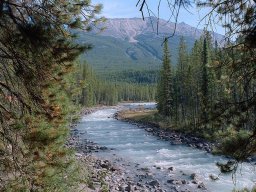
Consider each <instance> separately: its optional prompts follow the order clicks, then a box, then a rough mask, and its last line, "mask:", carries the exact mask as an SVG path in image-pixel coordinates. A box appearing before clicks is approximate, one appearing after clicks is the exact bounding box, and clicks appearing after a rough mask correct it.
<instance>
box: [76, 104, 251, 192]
mask: <svg viewBox="0 0 256 192" xmlns="http://www.w3.org/2000/svg"><path fill="white" fill-rule="evenodd" d="M138 105H139V104H125V105H122V108H135V107H137V106H138ZM144 105H145V107H148V108H152V107H154V104H153V103H149V104H146V103H144ZM117 110H118V109H117V108H109V109H102V110H99V111H96V112H94V113H92V114H89V115H86V116H84V117H83V118H82V120H81V122H80V124H79V125H78V126H77V129H78V130H79V132H82V133H84V134H83V135H82V137H85V138H87V139H90V140H91V141H93V142H95V143H97V144H99V145H101V146H106V147H107V148H109V149H112V150H110V151H107V152H101V151H99V152H98V153H96V155H98V156H108V157H109V158H111V157H112V156H113V155H114V156H116V155H117V156H119V157H122V158H123V159H125V160H126V161H129V162H132V163H137V164H139V165H140V166H143V167H149V168H150V169H151V170H153V172H154V174H156V175H157V178H159V179H160V180H161V181H162V182H163V183H164V182H166V180H167V177H169V176H172V175H175V177H178V178H180V179H186V180H188V179H189V177H190V175H191V174H193V173H196V174H197V175H198V177H199V178H200V180H201V181H202V182H203V183H204V184H205V186H206V188H207V189H208V190H209V191H212V192H230V191H232V190H233V189H234V188H236V189H240V188H243V187H248V188H252V187H253V186H254V185H255V183H256V174H255V173H256V170H255V166H253V165H251V164H248V163H243V164H242V165H240V166H239V168H238V171H237V173H236V174H235V175H232V174H220V171H219V169H218V167H217V166H216V165H215V164H216V163H217V162H226V161H227V159H226V158H224V157H222V156H214V155H211V154H209V153H207V152H205V151H203V150H199V149H195V148H191V147H188V146H185V145H182V144H181V145H171V144H170V142H168V141H163V140H160V139H159V138H157V137H156V136H153V135H150V134H149V133H148V132H146V131H145V130H144V129H141V128H139V127H138V126H136V125H132V124H129V123H126V122H122V121H118V120H116V119H114V118H113V115H114V114H115V113H116V112H117ZM170 167H174V171H172V172H170V171H169V170H168V168H170ZM211 174H214V175H219V174H220V176H219V178H220V179H219V180H216V181H213V180H211V179H210V178H209V175H211ZM165 185H166V186H167V189H168V185H167V184H165ZM190 185H192V184H190Z"/></svg>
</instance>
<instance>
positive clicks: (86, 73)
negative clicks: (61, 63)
mask: <svg viewBox="0 0 256 192" xmlns="http://www.w3.org/2000/svg"><path fill="white" fill-rule="evenodd" d="M73 78H74V79H76V81H77V82H78V83H77V84H76V87H77V88H78V90H77V91H78V92H77V94H76V97H75V98H74V99H75V103H77V104H80V105H82V106H85V107H91V106H94V105H98V104H100V105H116V104H117V103H118V102H120V101H153V100H154V98H155V92H156V88H155V85H154V84H151V85H148V84H138V83H133V84H131V83H126V82H119V81H118V82H111V81H106V80H103V79H102V78H99V77H98V76H97V75H96V74H95V73H94V71H93V70H92V68H91V66H89V65H88V64H86V63H83V64H79V66H78V69H77V72H76V74H74V77H73ZM81 87H82V89H80V88H81ZM73 93H74V91H73Z"/></svg>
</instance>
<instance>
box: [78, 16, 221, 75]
mask: <svg viewBox="0 0 256 192" xmlns="http://www.w3.org/2000/svg"><path fill="white" fill-rule="evenodd" d="M157 26H158V33H157ZM100 27H105V28H106V29H105V30H104V31H103V32H99V30H97V29H94V30H93V31H92V32H90V33H84V32H79V36H80V39H79V41H80V42H81V43H90V44H92V45H93V47H94V48H93V49H92V50H91V51H89V52H88V53H86V54H84V55H83V58H85V59H86V60H87V61H88V62H89V63H90V64H91V65H92V66H93V68H94V69H95V70H96V72H98V73H100V74H103V75H104V74H108V73H109V72H116V71H123V70H157V69H159V66H160V65H161V58H162V42H163V39H164V37H166V36H168V35H170V34H172V33H173V31H174V29H175V24H174V23H171V22H167V21H165V20H162V19H160V20H159V21H158V20H157V19H156V18H152V17H150V18H145V21H143V20H142V19H141V18H122V19H108V20H107V21H106V22H105V23H104V24H102V26H99V28H100ZM202 34H203V30H199V29H196V28H194V27H191V26H189V25H188V24H185V23H177V26H176V31H175V35H174V36H173V37H172V38H170V39H169V46H170V52H171V55H172V64H173V65H175V64H176V61H177V51H178V45H179V40H180V38H181V36H184V38H185V40H186V43H187V47H188V50H190V49H191V48H192V46H193V44H194V41H195V40H196V39H198V38H199V37H200V36H201V35H202ZM213 36H214V37H215V38H216V39H217V40H218V41H220V39H221V38H222V36H221V35H219V34H216V33H214V34H213Z"/></svg>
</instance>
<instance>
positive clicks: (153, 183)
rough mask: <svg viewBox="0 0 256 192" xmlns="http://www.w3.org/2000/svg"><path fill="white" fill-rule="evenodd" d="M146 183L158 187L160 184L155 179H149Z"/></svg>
mask: <svg viewBox="0 0 256 192" xmlns="http://www.w3.org/2000/svg"><path fill="white" fill-rule="evenodd" d="M148 184H149V185H151V186H153V187H155V186H156V187H158V186H159V185H160V184H159V182H158V181H157V180H153V181H150V182H149V183H148Z"/></svg>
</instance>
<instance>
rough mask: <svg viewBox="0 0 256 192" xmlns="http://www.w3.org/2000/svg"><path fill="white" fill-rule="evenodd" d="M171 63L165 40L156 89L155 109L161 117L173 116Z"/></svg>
mask: <svg viewBox="0 0 256 192" xmlns="http://www.w3.org/2000/svg"><path fill="white" fill-rule="evenodd" d="M171 75H172V74H171V62H170V53H169V48H168V41H167V40H165V42H164V48H163V64H162V69H161V71H160V79H159V82H158V87H157V98H156V100H157V109H158V111H159V113H160V114H162V115H163V116H167V117H170V116H172V115H173V113H172V111H173V109H172V107H173V106H172V103H173V87H172V86H173V85H172V76H171Z"/></svg>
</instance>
